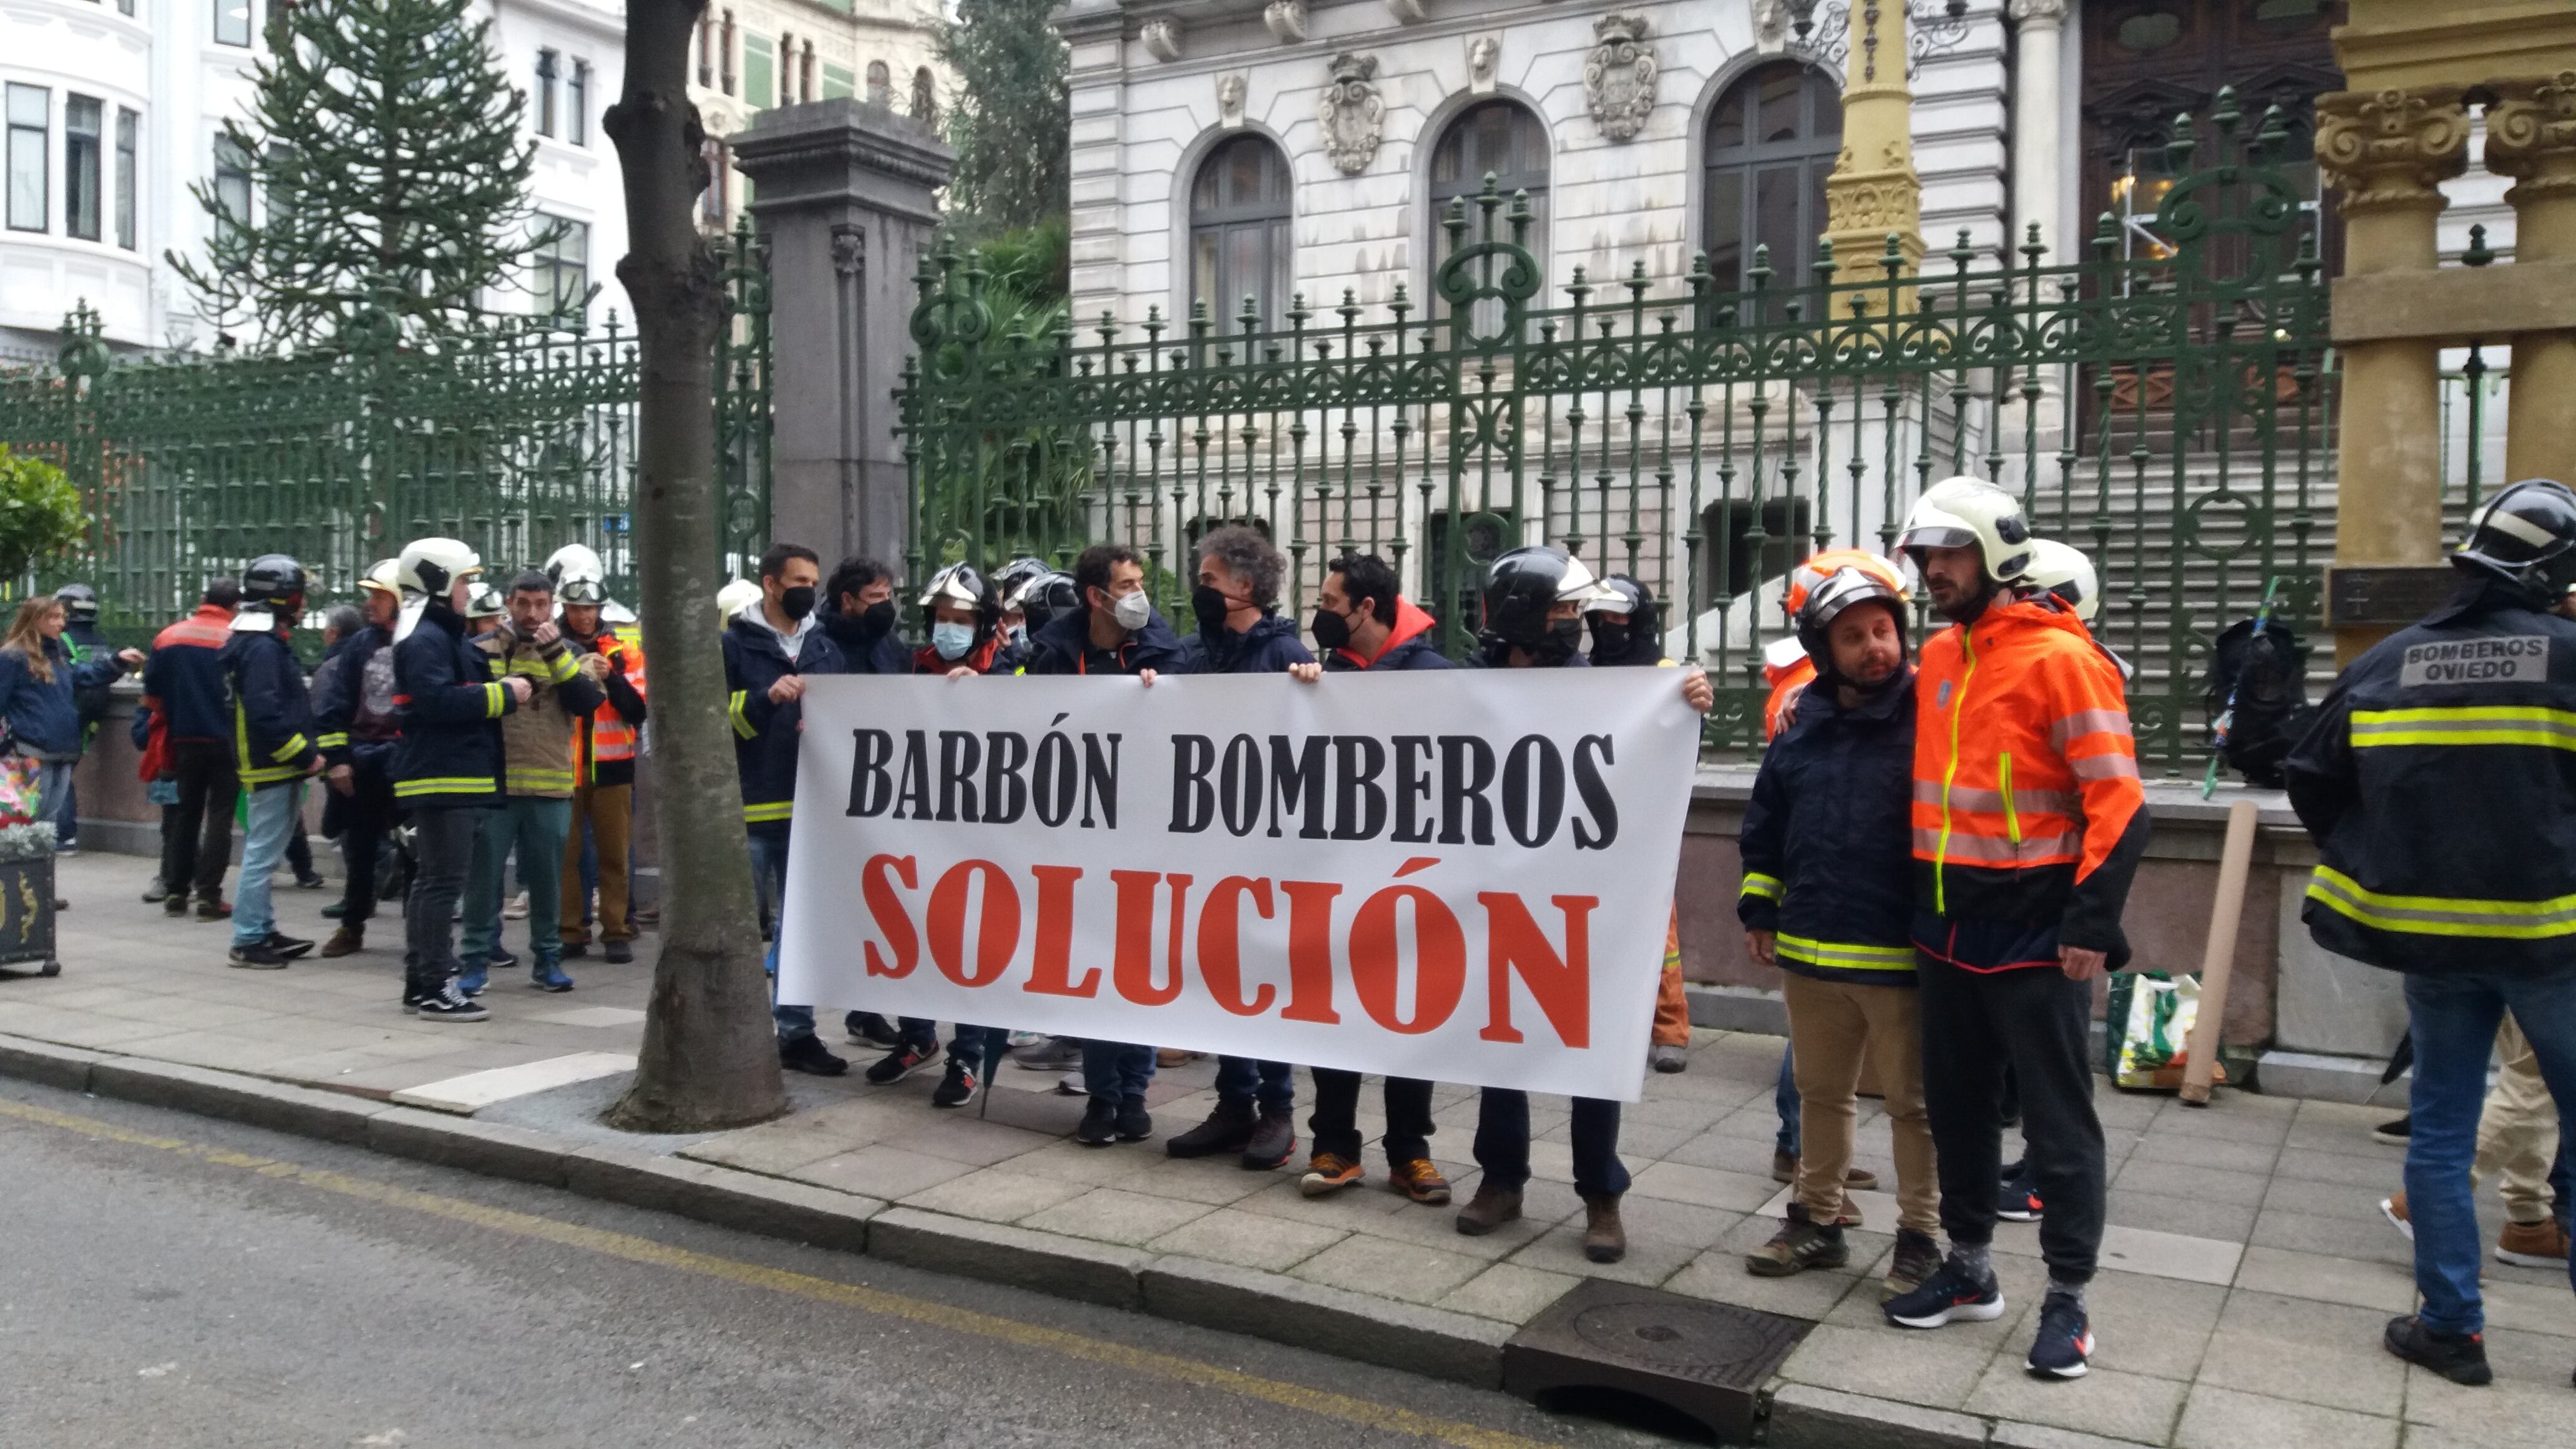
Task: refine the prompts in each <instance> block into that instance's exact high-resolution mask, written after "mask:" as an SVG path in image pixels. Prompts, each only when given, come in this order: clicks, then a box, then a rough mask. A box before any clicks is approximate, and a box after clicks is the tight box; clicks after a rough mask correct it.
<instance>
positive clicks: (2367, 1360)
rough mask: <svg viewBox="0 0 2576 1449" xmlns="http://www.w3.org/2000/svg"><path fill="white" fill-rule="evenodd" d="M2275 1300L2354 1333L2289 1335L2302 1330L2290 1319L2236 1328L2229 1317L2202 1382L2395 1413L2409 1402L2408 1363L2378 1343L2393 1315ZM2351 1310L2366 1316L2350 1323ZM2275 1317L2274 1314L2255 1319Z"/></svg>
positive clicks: (2214, 1343) (2216, 1339)
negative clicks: (2324, 1340) (2321, 1337)
mask: <svg viewBox="0 0 2576 1449" xmlns="http://www.w3.org/2000/svg"><path fill="white" fill-rule="evenodd" d="M2239 1296H2243V1295H2239ZM2259 1296H2264V1297H2267V1298H2268V1297H2269V1295H2259ZM2270 1301H2271V1302H2273V1303H2297V1305H2298V1307H2299V1309H2300V1310H2302V1312H2303V1313H2304V1314H2306V1315H2307V1316H2309V1317H2311V1318H2316V1319H2322V1320H2325V1321H2329V1322H2335V1323H2337V1324H2339V1325H2346V1326H2348V1328H2349V1330H2350V1331H2348V1332H2346V1333H2344V1335H2343V1336H2342V1338H2341V1339H2340V1340H2339V1341H2338V1342H2335V1343H2330V1344H2317V1343H2308V1342H2300V1341H2298V1340H2296V1339H2292V1338H2290V1337H2288V1334H2289V1333H2291V1332H2295V1331H2297V1330H2296V1329H2295V1328H2294V1327H2292V1326H2290V1325H2282V1326H2280V1327H2279V1328H2273V1329H2271V1330H2270V1331H2249V1330H2247V1329H2240V1328H2234V1327H2229V1326H2227V1322H2228V1321H2227V1320H2222V1322H2221V1326H2220V1328H2219V1329H2218V1331H2217V1332H2216V1333H2214V1334H2212V1335H2211V1336H2210V1340H2209V1352H2208V1354H2207V1355H2206V1356H2205V1357H2204V1358H2203V1360H2202V1362H2201V1365H2200V1376H2199V1380H2198V1382H2199V1385H2200V1387H2202V1388H2204V1389H2206V1388H2220V1389H2237V1390H2241V1391H2243V1392H2246V1393H2249V1394H2262V1395H2264V1396H2266V1397H2269V1398H2274V1399H2291V1400H2296V1401H2298V1402H2300V1403H2305V1404H2318V1405H2323V1406H2324V1407H2327V1408H2331V1409H2349V1410H2352V1411H2353V1412H2355V1413H2362V1414H2378V1415H2383V1416H2394V1415H2395V1414H2396V1413H2397V1412H2398V1410H2399V1409H2400V1408H2401V1407H2402V1406H2403V1404H2404V1402H2405V1397H2406V1364H2405V1362H2404V1361H2403V1360H2401V1359H2398V1358H2396V1357H2394V1356H2392V1355H2391V1354H2390V1353H2389V1352H2388V1351H2387V1350H2386V1349H2383V1348H2381V1347H2380V1346H2379V1334H2380V1330H2381V1328H2382V1327H2383V1326H2384V1325H2385V1323H2386V1321H2387V1315H2386V1314H2383V1313H2374V1312H2371V1311H2370V1310H2368V1309H2347V1308H2343V1307H2340V1306H2337V1305H2331V1304H2323V1303H2303V1302H2299V1301H2298V1300H2296V1299H2277V1298H2275V1299H2270ZM2229 1306H2230V1308H2231V1310H2232V1309H2233V1308H2234V1306H2235V1305H2234V1304H2233V1303H2232V1302H2231V1304H2230V1305H2229ZM2345 1315H2359V1317H2360V1320H2361V1321H2359V1322H2349V1320H2348V1319H2347V1318H2346V1317H2345ZM2271 1317H2272V1315H2270V1314H2268V1313H2267V1314H2264V1315H2262V1316H2261V1318H2258V1319H2254V1320H2250V1321H2266V1320H2268V1319H2270V1318H2271ZM2237 1321H2249V1320H2237ZM2268 1326H2269V1325H2268V1323H2267V1327H2268Z"/></svg>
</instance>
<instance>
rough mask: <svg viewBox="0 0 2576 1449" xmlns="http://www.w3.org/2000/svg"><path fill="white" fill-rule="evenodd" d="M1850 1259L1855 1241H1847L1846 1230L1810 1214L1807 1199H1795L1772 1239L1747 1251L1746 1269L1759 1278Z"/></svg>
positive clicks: (1831, 1265) (1832, 1264) (1745, 1256)
mask: <svg viewBox="0 0 2576 1449" xmlns="http://www.w3.org/2000/svg"><path fill="white" fill-rule="evenodd" d="M1850 1261H1851V1245H1850V1244H1848V1243H1846V1242H1844V1241H1843V1230H1842V1229H1841V1228H1839V1227H1836V1226H1834V1225H1832V1224H1830V1223H1819V1222H1817V1221H1816V1220H1815V1219H1814V1218H1812V1217H1810V1216H1808V1215H1807V1205H1806V1204H1805V1203H1799V1202H1793V1203H1791V1204H1789V1211H1788V1215H1787V1217H1785V1218H1784V1219H1782V1221H1781V1223H1780V1231H1778V1232H1776V1233H1773V1234H1772V1235H1771V1241H1769V1242H1767V1243H1764V1244H1763V1245H1762V1246H1761V1247H1758V1248H1756V1249H1754V1250H1753V1251H1752V1252H1750V1253H1747V1254H1745V1255H1744V1271H1746V1272H1748V1273H1750V1274H1752V1275H1753V1276H1754V1277H1756V1278H1786V1277H1789V1276H1790V1275H1792V1274H1795V1273H1803V1272H1805V1271H1806V1270H1807V1269H1809V1268H1839V1267H1841V1266H1842V1265H1843V1264H1845V1263H1848V1262H1850Z"/></svg>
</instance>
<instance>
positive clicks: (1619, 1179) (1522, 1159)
mask: <svg viewBox="0 0 2576 1449" xmlns="http://www.w3.org/2000/svg"><path fill="white" fill-rule="evenodd" d="M1573 1125H1574V1190H1575V1191H1576V1192H1580V1193H1584V1194H1587V1195H1589V1196H1593V1197H1617V1196H1618V1195H1619V1194H1621V1193H1623V1192H1626V1191H1627V1190H1628V1167H1627V1164H1626V1163H1623V1162H1621V1161H1620V1160H1619V1104H1618V1103H1616V1102H1604V1101H1600V1100H1598V1099H1596V1098H1592V1097H1577V1098H1575V1099H1574V1124H1573ZM1529 1145H1530V1115H1529V1093H1527V1092H1520V1091H1514V1090H1512V1089H1510V1088H1508V1087H1487V1088H1485V1090H1484V1093H1483V1095H1482V1097H1481V1098H1480V1100H1478V1102H1477V1103H1476V1146H1475V1153H1476V1165H1477V1166H1478V1167H1481V1168H1483V1169H1484V1170H1485V1180H1486V1181H1487V1182H1490V1183H1492V1184H1494V1185H1495V1186H1496V1187H1507V1188H1510V1189H1512V1190H1513V1191H1515V1192H1517V1191H1519V1190H1520V1189H1521V1187H1522V1186H1523V1185H1525V1184H1526V1183H1528V1181H1529V1178H1530V1165H1529V1158H1530V1151H1529Z"/></svg>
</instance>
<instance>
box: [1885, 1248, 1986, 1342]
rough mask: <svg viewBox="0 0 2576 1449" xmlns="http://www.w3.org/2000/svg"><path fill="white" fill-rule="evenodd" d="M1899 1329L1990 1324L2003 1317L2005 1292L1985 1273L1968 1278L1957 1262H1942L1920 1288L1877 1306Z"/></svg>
mask: <svg viewBox="0 0 2576 1449" xmlns="http://www.w3.org/2000/svg"><path fill="white" fill-rule="evenodd" d="M1878 1311H1879V1312H1881V1313H1884V1314H1886V1315H1887V1321H1888V1322H1890V1323H1893V1324H1895V1325H1896V1326H1897V1327H1899V1328H1939V1327H1941V1326H1942V1325H1943V1324H1947V1323H1992V1322H1994V1321H1995V1320H1996V1319H1998V1318H2001V1317H2003V1316H2004V1290H2003V1289H2002V1288H2001V1287H2000V1286H1999V1285H1997V1284H1996V1282H1995V1275H1994V1273H1993V1272H1992V1271H1988V1272H1987V1273H1986V1275H1985V1276H1984V1277H1983V1278H1971V1277H1969V1276H1968V1275H1967V1274H1966V1273H1965V1272H1962V1271H1961V1270H1960V1268H1959V1265H1958V1264H1957V1262H1955V1261H1953V1260H1950V1259H1946V1258H1945V1259H1943V1260H1942V1263H1941V1267H1940V1269H1939V1270H1938V1271H1936V1272H1935V1273H1933V1275H1932V1276H1931V1277H1930V1278H1927V1279H1925V1280H1924V1282H1923V1286H1922V1287H1920V1288H1917V1289H1915V1290H1914V1291H1913V1292H1911V1293H1900V1294H1898V1295H1897V1296H1895V1297H1894V1298H1890V1299H1889V1300H1887V1301H1886V1302H1885V1303H1882V1304H1880V1305H1878Z"/></svg>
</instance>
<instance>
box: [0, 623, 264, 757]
mask: <svg viewBox="0 0 2576 1449" xmlns="http://www.w3.org/2000/svg"><path fill="white" fill-rule="evenodd" d="M45 658H46V659H47V660H48V661H49V662H50V663H51V664H52V666H53V675H54V677H53V679H52V680H51V681H47V680H42V679H38V678H37V677H36V672H35V671H34V670H32V669H29V668H28V667H27V658H26V656H25V655H23V654H21V653H19V652H18V651H17V650H14V649H0V720H5V721H6V722H7V724H8V727H9V738H10V740H11V742H13V743H14V744H16V745H17V747H18V748H19V749H20V750H21V751H22V752H25V753H29V754H37V755H46V756H52V757H56V758H60V759H70V758H72V757H74V756H76V755H78V754H79V753H80V749H81V724H80V705H79V703H78V700H77V696H78V694H79V692H80V691H81V690H82V689H85V688H90V687H94V686H97V685H101V684H114V683H115V682H116V681H117V680H119V679H121V678H123V677H124V675H125V665H124V664H123V663H122V662H121V661H119V660H118V659H117V657H116V656H115V655H113V654H108V655H102V656H101V657H99V658H96V659H93V660H91V661H89V662H88V663H86V664H74V663H73V662H72V658H71V652H70V651H69V650H67V649H65V648H63V644H62V641H61V640H59V639H48V640H46V641H45ZM218 738H221V739H227V740H229V739H230V738H232V734H231V732H230V731H229V730H227V731H226V732H225V733H224V734H222V735H220V736H218Z"/></svg>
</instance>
